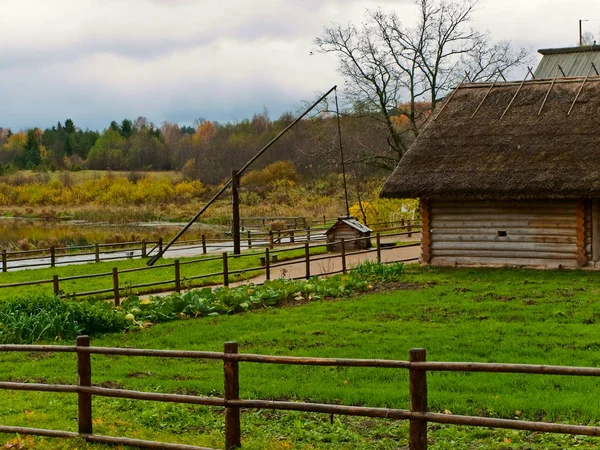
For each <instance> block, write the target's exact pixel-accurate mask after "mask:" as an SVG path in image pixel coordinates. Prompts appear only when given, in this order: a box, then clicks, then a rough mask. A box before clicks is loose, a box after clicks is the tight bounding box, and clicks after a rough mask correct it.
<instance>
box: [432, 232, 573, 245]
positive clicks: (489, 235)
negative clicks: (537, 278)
mask: <svg viewBox="0 0 600 450" xmlns="http://www.w3.org/2000/svg"><path fill="white" fill-rule="evenodd" d="M505 231H506V236H505V237H500V236H498V234H497V232H494V230H487V231H486V232H485V233H480V234H476V233H472V234H459V233H446V232H444V233H437V232H436V233H432V234H431V235H430V240H431V242H480V243H482V242H537V243H547V244H573V245H575V244H576V243H577V236H576V233H575V232H574V233H572V235H567V236H562V235H561V236H554V235H549V234H541V235H536V234H514V233H513V231H512V230H510V229H508V230H505Z"/></svg>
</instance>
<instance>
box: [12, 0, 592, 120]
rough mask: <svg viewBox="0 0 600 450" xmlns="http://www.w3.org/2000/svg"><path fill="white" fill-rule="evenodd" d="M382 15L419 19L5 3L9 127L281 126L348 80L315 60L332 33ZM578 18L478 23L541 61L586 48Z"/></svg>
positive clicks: (539, 5)
mask: <svg viewBox="0 0 600 450" xmlns="http://www.w3.org/2000/svg"><path fill="white" fill-rule="evenodd" d="M377 6H381V7H383V8H384V9H387V10H391V9H394V10H395V11H396V12H398V14H399V15H400V17H401V18H402V20H403V21H404V22H405V23H407V24H410V22H411V21H412V20H413V14H414V11H415V7H414V4H413V3H412V1H407V0H395V1H394V0H379V1H361V0H220V1H215V0H0V86H1V89H2V94H1V96H0V126H4V127H11V128H13V129H14V130H18V129H22V128H28V127H33V126H40V127H47V126H51V125H53V124H55V123H56V122H57V121H59V120H60V121H64V119H65V118H67V117H70V118H72V119H73V120H74V121H75V124H76V125H77V126H79V127H82V128H86V127H89V128H92V129H103V128H105V127H107V126H108V124H109V123H110V121H111V120H118V121H120V120H121V119H123V118H125V117H128V118H132V119H133V118H135V117H137V116H146V117H147V118H148V119H150V120H151V121H152V122H154V123H155V124H158V125H160V123H162V122H163V121H171V122H177V123H180V124H190V123H192V122H193V120H194V119H195V118H198V117H204V118H206V119H209V120H217V121H221V122H224V121H236V120H241V119H244V118H248V117H251V116H252V114H253V113H254V112H260V111H261V110H262V108H263V106H264V107H266V108H267V109H268V111H269V113H270V115H271V116H272V117H273V118H277V117H278V116H279V115H280V114H281V113H283V112H285V111H297V109H298V107H299V106H300V105H301V102H302V100H307V99H311V98H313V97H314V93H315V92H317V91H325V90H327V89H329V88H330V87H331V86H332V85H334V84H340V85H341V84H342V83H343V80H342V79H341V78H340V76H339V75H338V73H337V72H336V67H337V61H336V59H335V57H334V56H333V55H323V54H318V53H315V54H314V55H311V54H310V53H311V51H312V50H314V45H313V43H312V42H313V39H314V38H315V37H316V36H317V35H319V34H320V33H321V31H322V29H323V27H324V26H325V25H327V24H328V23H331V22H340V23H347V22H349V21H352V22H355V23H360V21H361V19H362V17H363V14H364V11H365V9H366V8H375V7H377ZM579 19H600V2H599V1H597V0H594V1H591V0H569V1H566V0H481V8H480V10H479V11H477V12H476V14H475V16H474V26H475V28H477V29H478V30H480V31H485V30H489V31H490V33H491V35H492V38H493V40H500V39H509V40H511V41H512V42H513V43H514V44H515V45H522V46H525V47H527V48H531V49H532V50H534V53H535V50H536V49H537V48H543V47H553V46H570V45H575V44H576V43H577V39H578V34H577V33H578V20H579ZM599 30H600V21H595V22H586V23H584V31H591V32H593V33H594V34H595V35H596V36H598V35H599V33H598V31H599ZM536 55H537V54H536Z"/></svg>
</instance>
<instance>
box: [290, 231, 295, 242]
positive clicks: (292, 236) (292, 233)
mask: <svg viewBox="0 0 600 450" xmlns="http://www.w3.org/2000/svg"><path fill="white" fill-rule="evenodd" d="M294 242H295V239H294V230H292V231H291V233H290V244H293V243H294Z"/></svg>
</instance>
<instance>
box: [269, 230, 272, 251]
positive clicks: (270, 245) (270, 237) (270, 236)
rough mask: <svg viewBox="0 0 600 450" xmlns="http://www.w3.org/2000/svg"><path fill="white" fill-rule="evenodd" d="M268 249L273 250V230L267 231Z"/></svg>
mask: <svg viewBox="0 0 600 450" xmlns="http://www.w3.org/2000/svg"><path fill="white" fill-rule="evenodd" d="M269 248H271V249H272V248H273V230H271V231H269Z"/></svg>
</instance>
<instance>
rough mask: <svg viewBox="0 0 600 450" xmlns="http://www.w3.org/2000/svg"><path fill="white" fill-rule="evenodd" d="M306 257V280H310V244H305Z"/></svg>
mask: <svg viewBox="0 0 600 450" xmlns="http://www.w3.org/2000/svg"><path fill="white" fill-rule="evenodd" d="M304 257H305V258H306V279H307V280H308V279H309V278H310V248H309V247H308V242H306V243H305V244H304Z"/></svg>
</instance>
